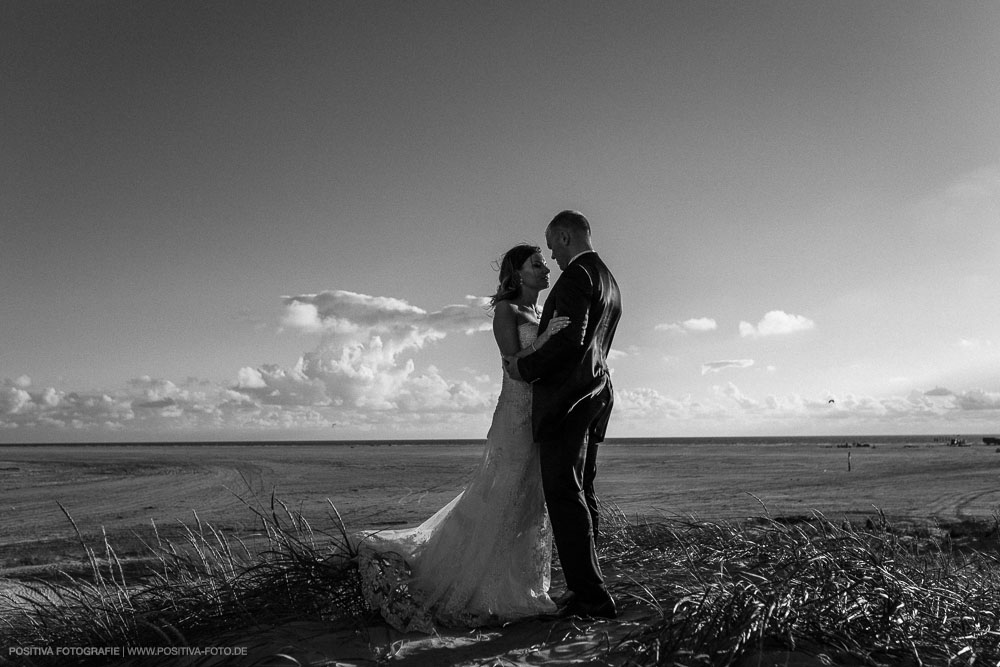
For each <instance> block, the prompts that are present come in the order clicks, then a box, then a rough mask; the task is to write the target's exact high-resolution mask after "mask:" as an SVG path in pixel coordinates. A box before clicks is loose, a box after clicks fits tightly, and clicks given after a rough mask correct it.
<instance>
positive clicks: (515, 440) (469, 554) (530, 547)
mask: <svg viewBox="0 0 1000 667" xmlns="http://www.w3.org/2000/svg"><path fill="white" fill-rule="evenodd" d="M537 333H538V327H537V325H535V324H530V323H525V324H522V325H520V326H519V327H518V337H519V339H520V344H521V348H522V349H524V348H526V347H528V346H529V345H530V344H531V343H532V342H533V341H534V340H535V338H536V336H537ZM551 552H552V538H551V531H550V527H549V522H548V514H547V513H546V511H545V499H544V496H543V494H542V480H541V472H540V469H539V462H538V448H537V447H536V446H535V444H534V442H533V438H532V433H531V385H529V384H527V383H524V382H518V381H516V380H512V379H511V378H510V377H508V376H507V374H506V372H505V373H504V376H503V384H502V388H501V391H500V397H499V400H498V401H497V407H496V411H495V412H494V414H493V423H492V425H491V426H490V430H489V433H488V434H487V436H486V448H485V451H484V453H483V458H482V461H481V462H480V464H479V468H478V469H477V470H476V473H475V475H474V476H473V478H472V481H471V482H469V484H468V486H466V488H465V490H464V491H463V492H462V493H460V494H459V495H458V496H457V497H456V498H455V499H454V500H452V501H451V502H450V503H448V504H447V505H445V506H444V507H442V508H441V509H440V510H438V512H437V513H435V514H434V515H433V516H432V517H431V518H429V519H428V520H427V521H425V522H424V523H422V524H420V525H419V526H417V527H415V528H408V529H403V530H383V531H378V532H374V533H370V534H365V535H364V537H363V539H362V541H361V545H360V547H359V553H360V565H361V578H362V587H363V589H364V592H365V596H366V598H367V599H368V601H369V604H371V605H372V606H373V607H375V608H377V609H378V610H379V611H380V613H381V614H382V616H383V617H384V618H385V619H386V621H387V622H388V623H390V624H391V625H392V626H394V627H396V628H397V629H399V630H402V631H404V632H408V631H411V630H419V631H423V632H432V631H433V627H434V624H435V623H440V624H442V625H450V626H468V627H476V626H482V625H492V624H497V623H503V622H505V621H510V620H514V619H517V618H524V617H529V616H537V615H539V614H546V613H552V612H554V611H555V609H556V606H555V604H554V603H553V602H552V600H551V599H550V598H549V595H548V589H549V582H550V579H549V575H550V572H549V568H550V556H551Z"/></svg>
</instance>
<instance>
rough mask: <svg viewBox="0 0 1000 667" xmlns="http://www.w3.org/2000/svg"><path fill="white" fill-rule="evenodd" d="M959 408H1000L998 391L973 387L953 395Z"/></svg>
mask: <svg viewBox="0 0 1000 667" xmlns="http://www.w3.org/2000/svg"><path fill="white" fill-rule="evenodd" d="M955 404H956V406H957V407H958V408H959V409H961V410H1000V393H997V392H988V391H983V390H982V389H973V390H971V391H966V392H963V393H962V394H960V395H958V396H956V397H955Z"/></svg>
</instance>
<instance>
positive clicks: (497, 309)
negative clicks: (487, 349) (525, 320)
mask: <svg viewBox="0 0 1000 667" xmlns="http://www.w3.org/2000/svg"><path fill="white" fill-rule="evenodd" d="M498 326H502V327H517V306H516V305H515V304H514V303H512V302H510V301H506V300H504V301H497V302H496V305H495V306H494V307H493V328H494V329H496V328H497V327H498Z"/></svg>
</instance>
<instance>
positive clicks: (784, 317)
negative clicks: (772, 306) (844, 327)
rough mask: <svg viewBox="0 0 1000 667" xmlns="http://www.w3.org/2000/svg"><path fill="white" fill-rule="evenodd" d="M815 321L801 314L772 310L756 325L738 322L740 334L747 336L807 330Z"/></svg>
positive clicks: (778, 334) (776, 334) (775, 334)
mask: <svg viewBox="0 0 1000 667" xmlns="http://www.w3.org/2000/svg"><path fill="white" fill-rule="evenodd" d="M815 326H816V323H815V322H813V321H812V320H810V319H809V318H808V317H804V316H802V315H791V314H789V313H786V312H784V311H783V310H772V311H770V312H768V313H767V314H765V315H764V317H763V318H762V319H761V320H760V322H758V323H757V326H754V325H752V324H750V323H749V322H740V325H739V331H740V335H741V336H743V337H744V338H747V337H754V338H756V337H761V336H780V335H785V334H790V333H795V332H797V331H807V330H809V329H812V328H813V327H815Z"/></svg>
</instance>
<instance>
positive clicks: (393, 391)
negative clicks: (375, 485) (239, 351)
mask: <svg viewBox="0 0 1000 667" xmlns="http://www.w3.org/2000/svg"><path fill="white" fill-rule="evenodd" d="M466 301H467V303H465V304H456V305H449V306H445V307H444V308H442V309H441V310H438V311H434V312H428V311H426V310H424V309H422V308H419V307H417V306H413V305H410V304H409V303H407V302H406V301H403V300H402V299H396V298H392V297H383V296H370V295H366V294H358V293H355V292H347V291H344V290H330V291H325V292H320V293H319V294H304V295H298V296H290V297H284V298H283V303H284V307H285V310H284V313H283V314H282V318H281V325H282V328H284V329H286V330H295V331H298V332H300V333H304V334H319V335H320V341H319V344H318V346H317V347H316V349H314V350H312V351H309V352H305V353H303V355H302V356H301V358H300V359H299V360H298V362H297V363H296V364H295V366H293V367H292V368H288V369H286V368H281V367H278V366H275V365H266V366H261V367H258V368H252V367H245V368H242V369H240V370H239V372H238V373H237V379H236V383H235V384H234V385H233V386H232V389H233V390H234V391H236V392H239V393H241V394H244V395H246V396H250V397H253V398H254V399H256V400H258V401H260V402H261V403H264V404H268V405H289V406H291V405H298V406H314V407H315V406H334V407H346V408H357V409H362V410H376V411H385V410H403V411H409V412H417V411H427V410H439V411H463V410H469V409H480V408H483V407H484V406H485V405H486V404H487V403H488V401H489V395H487V394H484V393H481V392H480V391H478V390H477V389H475V388H474V387H473V385H470V384H468V383H467V382H464V381H453V380H447V379H446V378H444V377H443V376H442V375H441V373H440V372H439V371H438V370H437V369H433V368H432V369H429V370H428V371H426V372H423V373H421V372H417V369H416V366H415V364H414V362H413V360H412V359H405V358H404V356H403V355H404V354H407V353H412V352H416V351H417V350H420V349H422V348H423V347H425V346H426V345H428V344H430V343H432V342H435V341H439V340H441V339H443V338H445V337H446V336H448V335H449V334H452V333H465V334H472V333H475V332H477V331H487V330H489V329H490V328H491V327H492V323H491V321H490V319H489V317H488V316H487V313H486V312H485V310H484V306H485V305H486V304H487V303H488V300H487V299H484V298H480V297H473V296H468V297H466Z"/></svg>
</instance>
